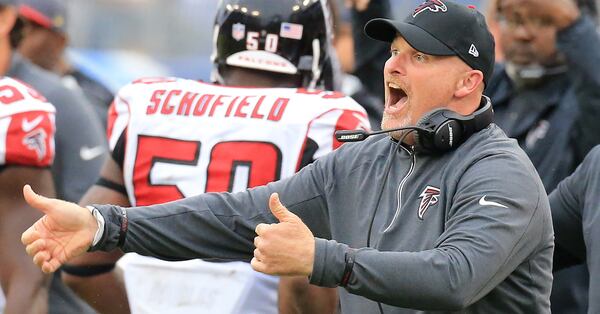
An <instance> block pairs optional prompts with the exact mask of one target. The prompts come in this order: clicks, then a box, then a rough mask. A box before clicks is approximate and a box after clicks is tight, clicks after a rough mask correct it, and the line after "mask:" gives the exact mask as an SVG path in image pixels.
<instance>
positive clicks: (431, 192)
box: [417, 185, 440, 220]
mask: <svg viewBox="0 0 600 314" xmlns="http://www.w3.org/2000/svg"><path fill="white" fill-rule="evenodd" d="M439 195H440V189H438V188H436V187H433V186H430V185H428V186H427V187H426V188H425V190H423V193H421V195H419V197H420V198H421V203H420V204H419V211H418V213H417V215H418V216H419V219H421V220H423V215H425V212H426V211H427V209H428V208H429V206H432V205H435V204H437V202H438V196H439Z"/></svg>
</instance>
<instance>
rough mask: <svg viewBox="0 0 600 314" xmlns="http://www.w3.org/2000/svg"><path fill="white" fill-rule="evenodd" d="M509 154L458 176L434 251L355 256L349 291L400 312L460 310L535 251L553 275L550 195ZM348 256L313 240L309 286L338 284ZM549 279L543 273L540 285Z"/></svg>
mask: <svg viewBox="0 0 600 314" xmlns="http://www.w3.org/2000/svg"><path fill="white" fill-rule="evenodd" d="M507 156H509V154H497V155H494V156H489V157H486V158H484V159H482V160H480V161H478V162H475V163H474V164H472V165H471V166H470V168H468V169H467V170H466V171H465V172H464V173H462V174H459V176H460V177H458V178H456V180H457V181H456V192H455V193H454V194H453V196H452V197H450V201H449V202H450V204H446V205H445V206H446V208H447V211H446V222H445V231H444V232H443V233H442V234H441V235H440V237H439V238H438V240H437V241H436V243H435V246H434V247H433V248H432V249H429V250H424V251H419V252H383V251H378V250H376V249H372V248H362V249H358V250H356V251H354V252H355V253H354V266H353V271H352V274H351V275H350V280H349V282H348V285H347V286H346V289H347V290H348V291H349V292H350V293H353V294H357V295H361V296H365V297H367V298H369V299H371V300H374V301H378V302H383V303H386V304H389V305H394V306H399V307H408V308H414V309H421V310H442V309H443V310H459V309H464V308H465V307H467V306H469V305H470V304H472V303H474V302H476V301H477V300H479V299H480V298H482V297H483V296H485V295H486V294H487V293H489V292H490V291H491V290H492V289H493V288H495V287H496V286H497V285H498V284H500V283H501V282H502V281H504V280H505V278H506V277H507V276H508V275H509V274H511V273H512V272H513V271H514V270H515V269H516V268H517V267H518V266H519V265H520V264H521V263H523V262H524V261H525V260H526V258H527V257H529V256H530V255H531V254H533V252H534V251H536V250H546V252H547V254H546V255H547V259H546V260H545V261H544V264H545V267H547V269H548V270H550V268H551V262H552V260H551V259H552V257H551V253H552V246H553V245H552V232H551V230H550V229H551V228H552V225H551V221H550V211H549V205H548V199H547V196H546V194H545V192H544V190H543V187H542V185H541V182H539V179H537V178H535V175H534V172H533V167H532V166H531V165H527V164H526V162H525V161H523V158H521V159H516V158H514V157H507ZM352 251H353V250H351V249H349V248H348V247H347V246H346V245H345V244H341V243H337V242H335V241H327V240H322V239H320V240H318V241H317V244H316V251H315V264H314V268H313V269H314V271H313V274H312V276H311V282H312V283H313V284H317V285H322V286H328V287H332V286H336V285H338V284H339V283H340V282H341V280H342V276H343V273H344V269H345V265H346V262H345V258H346V255H347V254H348V253H349V252H352ZM534 267H535V266H534ZM550 276H551V274H550V271H548V274H547V278H539V280H551V277H550ZM546 282H547V281H546Z"/></svg>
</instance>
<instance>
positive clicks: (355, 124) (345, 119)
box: [333, 110, 367, 150]
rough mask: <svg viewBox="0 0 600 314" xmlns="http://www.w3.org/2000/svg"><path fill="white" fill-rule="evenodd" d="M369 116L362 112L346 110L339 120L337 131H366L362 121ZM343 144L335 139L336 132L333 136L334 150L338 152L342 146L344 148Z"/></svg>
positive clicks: (336, 126)
mask: <svg viewBox="0 0 600 314" xmlns="http://www.w3.org/2000/svg"><path fill="white" fill-rule="evenodd" d="M366 118H367V116H366V115H364V114H363V113H362V112H358V111H352V110H344V113H342V115H341V116H340V117H339V118H338V120H337V122H336V124H335V131H340V130H356V129H364V126H363V124H362V121H361V119H362V120H364V119H366ZM342 144H343V143H342V142H339V141H338V140H337V139H336V138H335V132H334V135H333V149H334V150H336V149H338V148H339V147H340V146H342Z"/></svg>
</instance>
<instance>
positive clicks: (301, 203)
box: [92, 124, 553, 313]
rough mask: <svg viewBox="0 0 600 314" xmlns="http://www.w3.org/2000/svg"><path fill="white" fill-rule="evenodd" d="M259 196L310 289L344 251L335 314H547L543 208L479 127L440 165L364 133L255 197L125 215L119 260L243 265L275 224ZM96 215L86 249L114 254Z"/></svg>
mask: <svg viewBox="0 0 600 314" xmlns="http://www.w3.org/2000/svg"><path fill="white" fill-rule="evenodd" d="M388 162H391V163H392V164H391V168H390V169H391V171H390V172H389V175H387V177H386V174H385V172H386V168H387V167H386V164H387V163H388ZM381 189H383V190H381ZM380 191H381V192H382V193H381V197H379V192H380ZM273 192H279V193H280V197H281V200H282V202H283V204H284V205H286V206H287V207H288V208H289V209H290V210H291V211H293V212H294V213H296V214H297V215H299V216H300V217H301V218H302V220H303V221H304V222H305V223H306V224H307V225H308V226H309V228H310V229H311V230H312V231H313V233H314V235H315V237H316V238H317V239H316V249H315V262H314V269H313V273H312V276H311V278H310V281H311V282H312V283H313V284H316V285H320V286H326V287H336V286H339V284H340V282H341V281H342V276H343V273H344V269H345V267H346V260H345V257H346V254H347V253H349V252H355V263H354V267H353V272H352V274H351V276H350V280H349V283H348V285H347V286H346V287H345V288H344V289H342V288H340V289H339V290H340V299H341V308H342V311H343V312H344V313H377V312H378V311H379V310H378V304H377V302H380V303H382V305H381V306H382V309H383V312H384V313H423V312H422V311H424V312H426V313H428V312H429V311H433V310H443V311H459V312H460V313H548V312H549V308H550V303H549V296H550V287H551V284H552V275H551V268H552V251H553V241H552V238H553V231H552V222H551V219H550V209H549V205H548V199H547V196H546V193H545V191H544V188H543V186H542V183H541V181H540V179H539V177H538V176H537V174H536V172H535V170H534V168H533V166H532V165H531V162H530V161H529V159H528V158H527V156H526V155H525V153H524V152H523V151H522V150H521V149H520V148H519V147H518V145H517V143H516V142H515V141H514V140H511V139H508V138H507V137H506V135H505V134H504V133H503V132H502V131H501V130H500V129H499V128H498V127H497V126H495V125H493V124H492V125H490V126H489V127H488V128H486V129H484V130H482V131H480V132H478V133H476V134H474V135H473V136H471V137H470V138H469V139H468V140H467V141H466V142H465V143H463V144H462V145H461V146H460V147H458V149H457V150H455V151H454V152H451V153H447V154H443V155H436V156H433V155H422V154H415V153H413V152H412V151H411V150H410V149H407V148H404V147H403V146H398V145H397V143H396V142H394V141H392V140H390V138H389V137H387V136H374V137H371V138H369V139H367V140H366V141H365V142H363V143H357V144H346V145H343V146H342V147H341V148H340V149H338V150H337V151H335V152H333V153H331V154H329V155H327V156H325V157H323V158H321V159H319V160H317V161H315V162H314V163H313V164H311V165H309V166H307V167H305V168H304V169H303V170H301V171H300V172H299V173H298V174H296V175H294V176H293V177H290V178H287V179H284V180H281V181H278V182H274V183H271V184H268V185H267V186H262V187H257V188H254V189H250V190H247V191H245V192H241V193H237V194H227V193H208V194H202V195H199V196H196V197H190V198H187V199H184V200H180V201H176V202H171V203H167V204H163V205H155V206H149V207H136V208H131V209H128V210H127V216H128V219H129V227H128V232H127V233H126V238H125V242H124V245H123V247H122V249H123V250H124V251H126V252H137V253H140V254H143V255H149V256H154V257H158V258H162V259H167V260H181V259H191V258H204V259H218V260H250V259H251V257H252V254H253V249H254V245H253V238H254V237H255V233H254V228H255V226H256V225H257V224H258V223H262V222H265V223H273V222H275V218H274V217H273V216H272V215H271V213H270V211H269V209H268V207H267V200H268V197H269V195H270V194H271V193H273ZM379 198H380V200H379ZM97 207H98V209H99V210H100V212H101V213H102V215H103V217H104V218H105V220H106V224H105V228H104V230H103V232H104V234H103V235H102V238H101V240H100V242H99V243H98V244H97V245H96V246H94V247H93V248H92V250H97V249H102V250H111V249H114V248H115V247H116V246H117V242H118V238H119V230H120V224H121V219H122V216H121V208H119V207H117V206H110V205H103V206H97ZM372 217H374V219H373V220H372ZM371 224H372V228H370V225H371ZM369 230H371V232H370V233H371V234H370V236H369V235H368V233H369ZM368 237H370V241H369V242H370V243H369V244H370V247H367V241H368V240H367V238H368ZM329 239H332V240H329ZM350 248H355V249H357V250H356V251H354V250H352V249H350ZM413 309H418V310H413Z"/></svg>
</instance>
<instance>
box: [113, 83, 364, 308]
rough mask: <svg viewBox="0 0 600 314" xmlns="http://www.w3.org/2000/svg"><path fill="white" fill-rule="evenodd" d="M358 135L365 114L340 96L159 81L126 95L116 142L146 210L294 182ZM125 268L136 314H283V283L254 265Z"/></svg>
mask: <svg viewBox="0 0 600 314" xmlns="http://www.w3.org/2000/svg"><path fill="white" fill-rule="evenodd" d="M357 128H363V129H368V128H369V122H368V119H367V116H366V112H365V110H364V109H363V108H362V107H361V106H360V105H358V104H357V103H356V102H355V101H353V100H352V99H351V98H349V97H345V96H343V95H341V94H339V93H335V92H323V91H307V90H304V89H296V88H235V87H224V86H218V85H212V84H206V83H202V82H197V81H191V80H182V79H175V78H161V79H143V80H139V81H136V82H134V83H132V84H130V85H127V86H126V87H124V88H123V89H122V90H121V91H120V92H119V94H118V95H117V97H116V98H115V101H114V103H113V105H112V107H111V110H110V112H109V127H108V136H109V144H110V148H111V150H112V155H113V158H114V159H115V160H116V161H117V162H119V163H120V164H121V165H122V169H123V178H124V182H125V186H126V188H127V192H128V196H129V200H130V202H131V204H132V205H133V206H142V205H150V204H156V203H163V202H167V201H172V200H176V199H180V198H183V197H189V196H193V195H197V194H200V193H204V192H222V191H229V192H237V191H242V190H244V189H246V188H249V187H254V186H258V185H263V184H266V183H268V182H271V181H276V180H279V179H281V178H284V177H288V176H291V175H292V174H294V173H295V172H297V171H298V170H299V169H300V168H301V167H303V166H304V165H306V164H308V163H310V162H312V161H313V160H314V159H315V158H318V157H321V156H323V155H325V154H327V153H329V152H331V151H332V150H333V149H335V148H337V147H338V146H339V145H340V143H339V142H337V141H336V140H335V137H334V132H335V131H336V130H346V129H357ZM265 206H267V204H265ZM120 265H121V266H123V267H125V270H126V271H125V280H126V285H127V289H128V294H129V297H130V303H131V307H132V311H133V312H137V313H142V312H144V313H148V312H152V313H154V312H156V313H160V312H164V311H165V310H167V309H168V312H169V313H184V312H185V313H187V310H191V309H193V311H194V313H242V312H243V313H276V312H277V306H276V304H277V295H276V288H277V281H276V279H275V277H272V276H266V275H262V274H259V273H256V272H254V271H252V270H251V268H250V266H249V264H247V263H207V262H202V261H187V262H176V263H172V262H171V263H169V262H162V261H157V260H152V259H149V258H143V257H140V256H137V257H131V256H127V257H126V258H124V259H123V260H122V261H121V262H120ZM178 271H180V272H179V275H177V274H176V273H177V272H178ZM150 278H154V280H152V279H150ZM182 278H183V279H185V282H187V284H183V283H182V282H181V280H182ZM170 279H173V280H171V282H170V283H168V282H169V281H170ZM153 285H154V286H153ZM182 287H186V288H185V289H182ZM171 288H173V289H174V290H172V291H177V293H174V294H167V295H165V294H164V292H165V291H168V290H169V289H171ZM182 291H185V292H184V293H182ZM161 293H162V295H161ZM207 296H210V297H207Z"/></svg>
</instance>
